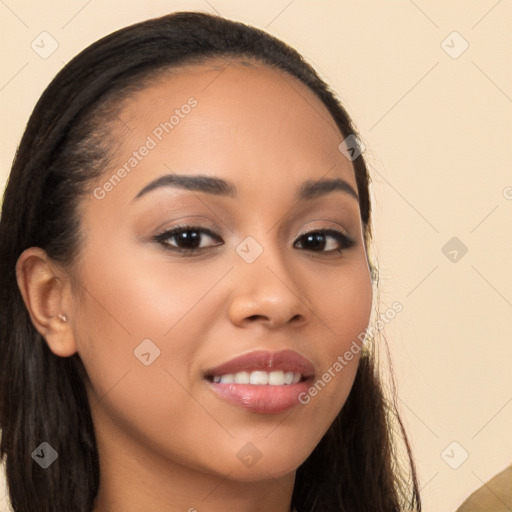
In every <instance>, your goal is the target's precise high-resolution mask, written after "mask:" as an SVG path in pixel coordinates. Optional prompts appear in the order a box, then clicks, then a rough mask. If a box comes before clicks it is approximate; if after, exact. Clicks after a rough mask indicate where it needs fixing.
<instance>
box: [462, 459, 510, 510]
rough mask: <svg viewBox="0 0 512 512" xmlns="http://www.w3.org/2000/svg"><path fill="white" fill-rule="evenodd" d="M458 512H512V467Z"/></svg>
mask: <svg viewBox="0 0 512 512" xmlns="http://www.w3.org/2000/svg"><path fill="white" fill-rule="evenodd" d="M456 512H512V465H510V466H508V468H506V469H505V470H504V471H502V472H501V473H498V474H497V475H496V476H494V477H493V478H491V480H489V481H488V482H486V483H485V484H484V485H483V486H482V487H480V488H478V489H477V490H476V491H475V492H474V493H473V494H471V495H470V496H469V498H467V499H466V501H464V503H463V504H462V505H461V506H460V507H459V508H458V509H457V511H456Z"/></svg>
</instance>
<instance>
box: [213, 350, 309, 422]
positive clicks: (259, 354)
mask: <svg viewBox="0 0 512 512" xmlns="http://www.w3.org/2000/svg"><path fill="white" fill-rule="evenodd" d="M258 370H260V371H267V372H268V371H278V370H282V371H283V372H291V371H293V372H299V373H301V374H302V376H303V379H302V380H301V381H299V382H297V383H296V384H285V385H282V386H279V385H278V386H271V385H250V384H236V383H220V382H213V381H212V380H211V378H212V377H214V376H218V375H225V374H228V373H238V372H243V371H247V372H251V371H258ZM314 375H315V370H314V366H313V364H312V363H311V362H310V361H308V360H307V359H306V358H305V357H303V356H301V355H300V354H298V353H297V352H295V351H293V350H282V351H280V352H267V351H255V352H250V353H248V354H244V355H242V356H240V357H236V358H235V359H232V360H230V361H228V362H226V363H223V364H221V365H219V366H216V367H215V368H211V369H210V370H207V371H206V372H205V376H204V377H205V381H206V382H207V383H208V385H209V388H210V389H211V390H212V391H213V392H214V393H215V395H216V396H218V397H219V398H221V399H223V400H225V401H227V402H228V403H230V404H232V405H235V406H238V407H241V408H244V409H247V410H249V411H251V412H254V413H259V414H278V413H280V412H284V411H286V410H288V409H291V408H292V407H295V406H296V405H298V404H299V403H300V402H299V398H298V397H299V395H301V394H302V393H304V392H307V390H308V388H309V386H310V383H311V381H312V380H313V378H314Z"/></svg>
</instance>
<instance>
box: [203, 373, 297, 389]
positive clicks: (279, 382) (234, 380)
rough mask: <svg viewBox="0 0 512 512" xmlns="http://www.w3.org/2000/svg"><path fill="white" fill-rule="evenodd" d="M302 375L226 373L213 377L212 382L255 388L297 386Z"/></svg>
mask: <svg viewBox="0 0 512 512" xmlns="http://www.w3.org/2000/svg"><path fill="white" fill-rule="evenodd" d="M301 378H302V375H301V374H300V373H298V372H283V371H282V370H275V371H271V372H264V371H254V372H250V373H249V372H238V373H226V374H225V375H215V376H214V377H213V382H215V383H219V382H220V383H221V384H253V385H255V386H265V385H269V386H283V385H290V384H297V382H299V381H300V379H301Z"/></svg>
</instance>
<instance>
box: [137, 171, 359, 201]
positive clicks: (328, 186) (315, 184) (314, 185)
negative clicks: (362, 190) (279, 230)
mask: <svg viewBox="0 0 512 512" xmlns="http://www.w3.org/2000/svg"><path fill="white" fill-rule="evenodd" d="M162 187H174V188H181V189H184V190H192V191H196V192H205V193H207V194H213V195H217V196H224V197H236V196H237V188H236V186H235V185H234V184H233V183H231V182H229V181H226V180H224V179H222V178H216V177H213V176H205V175H202V174H197V175H183V174H182V175H177V174H167V175H165V176H161V177H160V178H157V179H156V180H154V181H152V182H151V183H149V184H148V185H146V186H145V187H144V188H143V189H142V190H141V191H140V192H139V193H138V194H137V195H136V196H135V198H134V199H138V198H140V197H142V196H143V195H145V194H147V193H148V192H151V191H152V190H156V189H158V188H162ZM334 191H341V192H346V193H347V194H348V195H350V196H352V197H354V198H355V199H357V200H359V196H358V195H357V192H356V191H355V190H354V189H353V188H352V186H351V185H350V184H349V183H348V182H347V181H345V180H343V179H341V178H332V179H325V178H324V179H320V180H307V181H305V182H304V183H302V185H301V186H300V187H299V190H298V193H297V196H298V199H299V200H310V199H315V198H317V197H321V196H324V195H326V194H329V193H330V192H334Z"/></svg>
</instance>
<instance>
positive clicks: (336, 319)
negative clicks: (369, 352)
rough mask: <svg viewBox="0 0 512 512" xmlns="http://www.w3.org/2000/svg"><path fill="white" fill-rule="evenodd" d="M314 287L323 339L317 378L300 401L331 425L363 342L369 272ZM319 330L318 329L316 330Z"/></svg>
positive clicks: (361, 269)
mask: <svg viewBox="0 0 512 512" xmlns="http://www.w3.org/2000/svg"><path fill="white" fill-rule="evenodd" d="M325 283H326V284H325V286H324V287H320V286H319V285H318V284H317V285H316V290H317V301H316V302H315V304H316V305H317V311H318V316H319V317H320V318H321V322H319V324H320V325H322V326H323V327H322V328H321V329H322V331H323V332H324V333H325V336H324V337H323V338H322V340H321V343H322V361H321V364H319V366H320V371H319V374H318V375H317V376H316V380H315V382H313V383H312V385H311V387H310V388H309V390H308V392H307V393H306V394H305V395H303V396H302V397H299V398H300V401H301V402H302V403H303V404H304V405H308V406H311V407H312V408H313V409H315V410H317V411H318V413H319V414H320V411H322V414H323V415H325V414H328V415H329V419H328V420H327V423H330V422H331V421H332V420H333V419H334V417H335V416H336V415H337V414H338V412H339V411H340V409H341V408H342V406H343V404H344V403H345V401H346V399H347V397H348V394H349V392H350V390H351V388H352V384H353V382H354V379H355V375H356V372H357V367H358V363H359V359H360V357H361V351H362V341H363V340H364V336H365V332H366V329H367V327H368V324H369V321H370V316H371V310H372V284H371V279H370V275H369V272H368V268H367V266H366V264H365V263H364V261H363V259H361V263H357V264H355V265H353V266H352V267H351V269H350V272H345V273H344V272H340V273H339V275H331V276H330V277H329V279H326V280H325ZM319 329H320V327H319Z"/></svg>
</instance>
